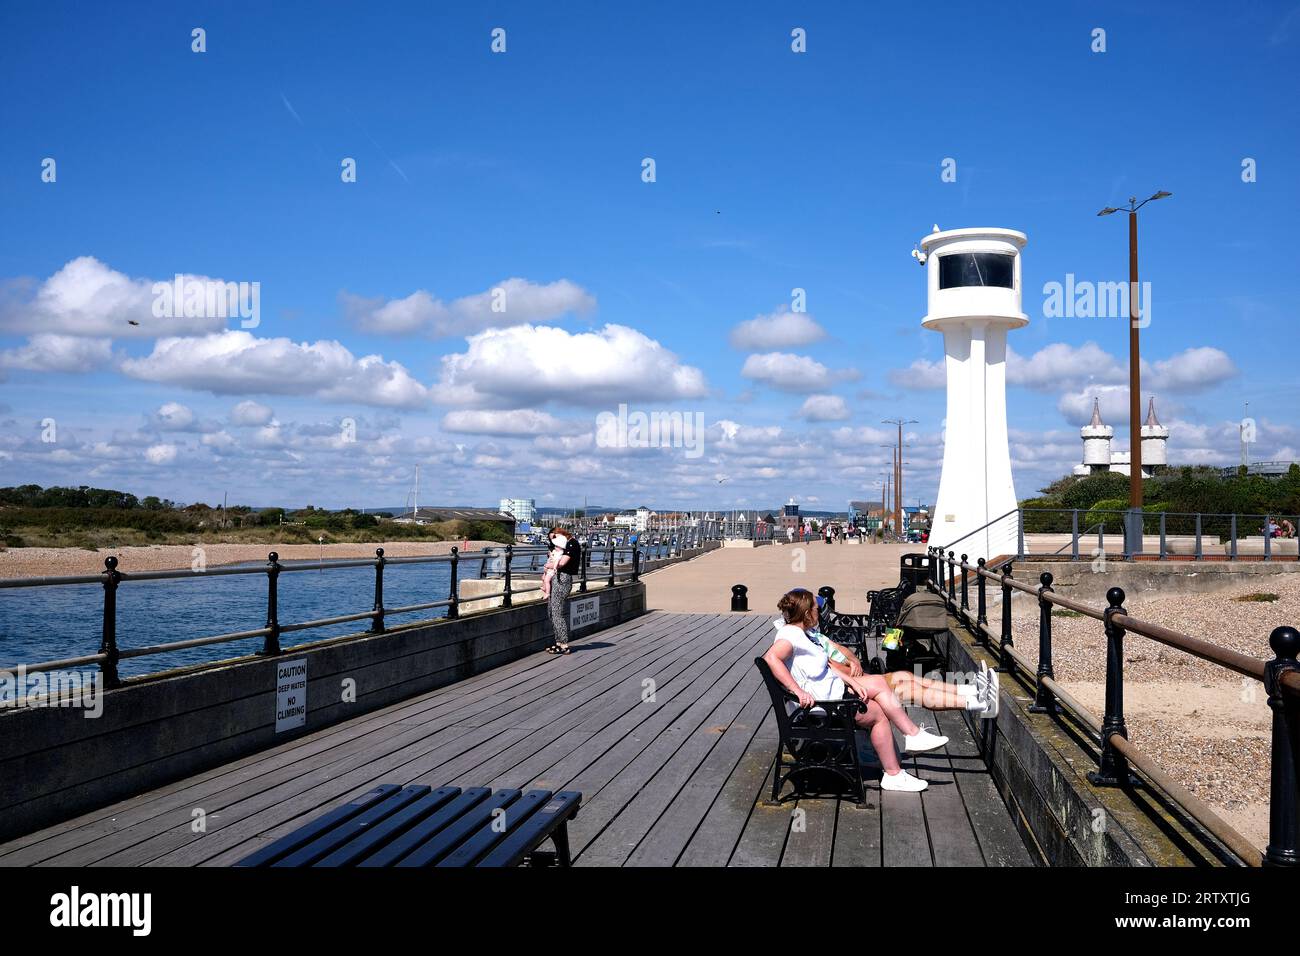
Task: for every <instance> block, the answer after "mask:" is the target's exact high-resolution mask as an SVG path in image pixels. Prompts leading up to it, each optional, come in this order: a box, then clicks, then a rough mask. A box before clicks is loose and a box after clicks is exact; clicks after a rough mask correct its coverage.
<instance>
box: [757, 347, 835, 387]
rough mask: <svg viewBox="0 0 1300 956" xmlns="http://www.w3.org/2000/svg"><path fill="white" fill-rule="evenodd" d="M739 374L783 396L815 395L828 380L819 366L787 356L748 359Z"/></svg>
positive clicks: (804, 358) (828, 373)
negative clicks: (790, 394) (803, 393)
mask: <svg viewBox="0 0 1300 956" xmlns="http://www.w3.org/2000/svg"><path fill="white" fill-rule="evenodd" d="M740 374H741V375H743V376H745V378H749V379H753V380H754V381H756V382H762V383H763V384H765V385H769V386H771V387H772V388H775V389H779V390H781V391H783V392H815V391H817V390H818V389H820V388H825V387H826V385H827V383H828V382H829V381H830V379H831V371H830V369H828V368H827V367H826V366H825V365H823V364H822V363H821V362H818V361H817V360H816V359H812V358H809V357H808V356H806V355H794V354H791V353H789V352H767V353H764V354H761V355H751V356H750V357H749V358H747V359H745V364H744V366H743V367H742V368H741V370H740Z"/></svg>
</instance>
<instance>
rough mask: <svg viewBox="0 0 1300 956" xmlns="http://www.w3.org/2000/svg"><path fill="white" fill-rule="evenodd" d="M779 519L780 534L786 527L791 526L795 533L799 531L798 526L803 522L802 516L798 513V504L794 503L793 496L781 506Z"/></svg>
mask: <svg viewBox="0 0 1300 956" xmlns="http://www.w3.org/2000/svg"><path fill="white" fill-rule="evenodd" d="M779 520H780V528H781V533H782V534H784V533H785V529H786V528H793V529H794V530H795V532H796V533H797V532H798V531H799V528H800V526H801V525H802V524H803V516H802V515H800V514H799V506H798V505H797V504H795V503H794V499H793V498H791V499H790V500H789V501H787V502H786V503H785V504H784V505H782V506H781V517H780V519H779Z"/></svg>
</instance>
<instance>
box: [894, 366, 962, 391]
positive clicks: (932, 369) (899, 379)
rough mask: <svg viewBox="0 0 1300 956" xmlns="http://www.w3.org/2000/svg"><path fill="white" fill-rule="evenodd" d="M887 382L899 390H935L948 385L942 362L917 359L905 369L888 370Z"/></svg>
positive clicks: (946, 372)
mask: <svg viewBox="0 0 1300 956" xmlns="http://www.w3.org/2000/svg"><path fill="white" fill-rule="evenodd" d="M889 381H890V382H892V383H893V384H895V385H897V386H898V387H899V388H917V389H936V388H946V387H947V385H948V371H947V368H946V367H945V366H944V363H943V361H942V360H940V361H938V362H931V361H930V360H929V359H917V360H916V361H915V362H913V363H912V364H911V365H909V366H908V367H907V368H894V369H890V370H889Z"/></svg>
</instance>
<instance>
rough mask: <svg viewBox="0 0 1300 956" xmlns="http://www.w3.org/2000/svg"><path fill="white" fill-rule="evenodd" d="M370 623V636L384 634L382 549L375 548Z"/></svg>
mask: <svg viewBox="0 0 1300 956" xmlns="http://www.w3.org/2000/svg"><path fill="white" fill-rule="evenodd" d="M373 613H374V620H372V621H371V622H370V632H371V633H372V634H382V633H384V549H383V548H375V607H374V611H373Z"/></svg>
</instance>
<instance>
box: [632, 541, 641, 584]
mask: <svg viewBox="0 0 1300 956" xmlns="http://www.w3.org/2000/svg"><path fill="white" fill-rule="evenodd" d="M632 580H633V581H640V580H641V548H640V546H639V545H635V544H634V545H632Z"/></svg>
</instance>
